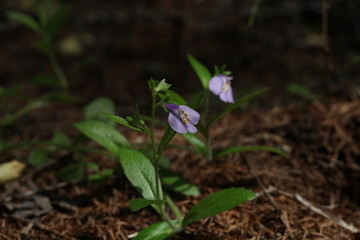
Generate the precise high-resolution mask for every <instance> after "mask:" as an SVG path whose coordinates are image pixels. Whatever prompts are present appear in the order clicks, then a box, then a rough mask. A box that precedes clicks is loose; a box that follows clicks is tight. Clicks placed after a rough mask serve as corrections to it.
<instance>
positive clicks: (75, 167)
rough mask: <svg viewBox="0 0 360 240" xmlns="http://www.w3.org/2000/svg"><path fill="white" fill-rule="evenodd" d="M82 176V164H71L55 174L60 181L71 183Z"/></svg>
mask: <svg viewBox="0 0 360 240" xmlns="http://www.w3.org/2000/svg"><path fill="white" fill-rule="evenodd" d="M83 176H84V165H83V163H82V162H77V163H74V164H71V165H69V166H67V167H65V168H62V169H60V170H59V171H58V172H57V178H58V179H59V180H60V181H72V180H78V179H81V178H82V177H83Z"/></svg>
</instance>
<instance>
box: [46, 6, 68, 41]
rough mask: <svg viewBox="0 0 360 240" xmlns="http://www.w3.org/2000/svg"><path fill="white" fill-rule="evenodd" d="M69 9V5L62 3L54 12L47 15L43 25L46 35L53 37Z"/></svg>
mask: <svg viewBox="0 0 360 240" xmlns="http://www.w3.org/2000/svg"><path fill="white" fill-rule="evenodd" d="M69 10H70V6H69V5H64V6H62V7H61V8H59V9H58V10H57V11H56V12H54V13H53V14H52V15H51V16H48V20H47V22H46V24H45V26H44V29H45V31H46V33H47V35H48V36H49V37H50V38H54V37H55V35H56V34H57V32H58V31H59V29H60V26H61V24H62V23H63V22H64V20H65V19H66V17H67V15H68V13H69Z"/></svg>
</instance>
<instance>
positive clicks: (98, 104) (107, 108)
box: [84, 98, 115, 125]
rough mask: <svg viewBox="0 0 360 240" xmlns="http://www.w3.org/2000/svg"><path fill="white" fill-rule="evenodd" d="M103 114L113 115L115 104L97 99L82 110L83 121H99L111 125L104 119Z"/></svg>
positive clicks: (107, 99)
mask: <svg viewBox="0 0 360 240" xmlns="http://www.w3.org/2000/svg"><path fill="white" fill-rule="evenodd" d="M103 113H107V114H111V115H114V113H115V104H114V102H113V101H112V100H111V99H109V98H97V99H95V100H93V101H92V102H91V103H89V104H88V105H87V106H86V107H85V108H84V118H85V120H100V121H103V122H107V123H110V124H111V125H112V124H113V123H114V122H113V121H111V120H110V119H109V118H108V117H105V116H104V114H103Z"/></svg>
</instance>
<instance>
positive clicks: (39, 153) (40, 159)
mask: <svg viewBox="0 0 360 240" xmlns="http://www.w3.org/2000/svg"><path fill="white" fill-rule="evenodd" d="M47 160H48V153H47V151H45V150H44V149H41V148H36V149H34V150H32V151H31V153H30V155H29V158H28V162H29V164H30V165H32V166H40V165H43V164H44V163H46V162H47Z"/></svg>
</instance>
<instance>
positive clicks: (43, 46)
mask: <svg viewBox="0 0 360 240" xmlns="http://www.w3.org/2000/svg"><path fill="white" fill-rule="evenodd" d="M31 45H32V47H33V48H35V49H37V50H39V51H40V52H42V53H43V54H45V55H47V56H49V55H51V54H52V51H53V50H52V43H51V42H49V41H48V40H46V39H43V40H41V41H36V42H33V43H32V44H31Z"/></svg>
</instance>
